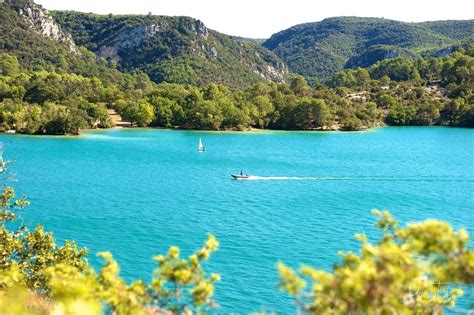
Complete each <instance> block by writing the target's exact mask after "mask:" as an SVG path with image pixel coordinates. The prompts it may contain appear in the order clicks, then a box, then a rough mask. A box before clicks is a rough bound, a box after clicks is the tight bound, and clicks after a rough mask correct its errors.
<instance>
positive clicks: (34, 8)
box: [0, 0, 78, 52]
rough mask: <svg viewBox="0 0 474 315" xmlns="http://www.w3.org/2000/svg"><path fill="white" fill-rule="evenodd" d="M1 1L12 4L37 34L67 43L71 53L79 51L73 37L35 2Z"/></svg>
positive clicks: (19, 0)
mask: <svg viewBox="0 0 474 315" xmlns="http://www.w3.org/2000/svg"><path fill="white" fill-rule="evenodd" d="M0 1H1V2H0V3H4V2H5V3H10V4H11V5H12V6H13V7H14V8H15V9H16V11H17V12H18V13H19V14H20V16H21V17H22V18H23V19H24V20H25V21H26V22H27V23H28V24H29V25H30V27H31V29H32V30H34V31H35V32H37V33H39V34H41V35H42V36H45V37H48V38H51V39H54V40H57V41H61V42H64V43H66V44H67V45H68V46H69V48H70V50H71V51H74V52H77V51H78V49H77V46H76V44H75V43H74V41H73V39H72V37H71V35H70V34H67V33H65V32H63V31H62V30H61V28H60V26H59V25H58V24H57V23H56V22H55V21H54V19H53V17H52V16H51V15H50V14H49V13H48V11H47V10H46V9H43V7H42V6H41V5H38V4H36V3H34V2H33V1H25V0H23V1H22V0H6V1H4V0H0Z"/></svg>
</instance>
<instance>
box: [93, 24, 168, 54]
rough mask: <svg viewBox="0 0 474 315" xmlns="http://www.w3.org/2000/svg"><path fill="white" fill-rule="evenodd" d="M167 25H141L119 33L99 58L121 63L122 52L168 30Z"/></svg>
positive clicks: (101, 49)
mask: <svg viewBox="0 0 474 315" xmlns="http://www.w3.org/2000/svg"><path fill="white" fill-rule="evenodd" d="M166 29H167V25H166V24H161V25H160V24H149V25H140V26H136V27H133V28H131V29H127V30H125V31H122V32H121V33H119V34H118V35H117V36H116V37H115V38H114V39H113V40H111V41H109V42H108V43H107V44H106V45H104V46H102V47H101V48H100V49H99V51H98V52H97V53H98V55H99V56H101V57H103V58H105V59H108V60H114V61H121V57H120V55H119V53H120V51H123V50H128V49H131V48H134V47H137V46H138V45H140V44H141V43H142V42H143V41H144V40H147V39H149V38H151V37H153V36H155V35H156V34H157V33H159V32H160V31H163V30H166Z"/></svg>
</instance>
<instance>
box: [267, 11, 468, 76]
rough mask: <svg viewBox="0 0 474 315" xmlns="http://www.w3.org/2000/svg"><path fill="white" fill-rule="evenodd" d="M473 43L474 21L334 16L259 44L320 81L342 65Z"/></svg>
mask: <svg viewBox="0 0 474 315" xmlns="http://www.w3.org/2000/svg"><path fill="white" fill-rule="evenodd" d="M472 42H474V20H466V21H436V22H424V23H405V22H399V21H393V20H386V19H380V18H359V17H335V18H328V19H325V20H323V21H321V22H316V23H307V24H300V25H296V26H293V27H291V28H289V29H287V30H284V31H281V32H279V33H276V34H274V35H273V36H272V37H271V38H270V39H268V40H267V41H265V42H264V43H263V46H264V47H266V48H268V49H270V50H272V51H273V52H275V53H276V54H277V55H278V56H280V57H281V58H282V59H283V60H284V61H285V62H286V64H287V65H288V67H289V70H290V71H291V72H295V73H298V74H300V75H303V76H304V77H305V78H306V79H308V80H309V81H311V82H313V81H325V80H327V79H328V78H330V77H331V76H332V75H333V74H334V73H335V72H336V71H339V70H342V69H344V68H357V67H369V66H371V65H373V64H375V63H376V62H377V61H379V60H382V59H387V58H393V57H410V58H416V57H420V56H429V55H431V54H435V53H436V52H437V51H439V50H442V49H446V48H449V47H451V46H453V45H462V44H467V43H472Z"/></svg>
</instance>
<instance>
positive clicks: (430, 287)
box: [278, 211, 474, 314]
mask: <svg viewBox="0 0 474 315" xmlns="http://www.w3.org/2000/svg"><path fill="white" fill-rule="evenodd" d="M374 214H375V215H377V216H378V217H379V220H378V222H377V224H376V226H377V227H378V228H380V229H381V231H382V236H381V239H380V240H379V242H378V243H376V244H372V243H370V242H369V241H368V240H367V237H366V236H365V235H364V234H359V235H356V239H357V240H359V241H360V242H361V245H362V248H361V250H360V254H355V253H352V252H348V253H342V254H340V256H341V258H342V262H341V263H340V264H336V265H335V266H334V268H333V270H332V272H328V271H323V270H318V269H315V268H313V267H309V266H303V267H301V269H300V271H299V274H298V273H296V272H295V271H293V270H292V269H291V268H288V267H286V266H285V265H284V264H282V263H279V264H278V270H279V272H280V276H281V281H280V285H279V286H280V289H282V290H283V291H285V292H287V293H288V294H290V295H291V296H293V297H294V298H295V299H296V302H297V306H298V308H299V309H300V310H302V311H304V312H306V313H310V314H386V313H387V314H388V313H395V314H428V313H429V314H433V313H437V314H440V313H442V312H443V308H444V307H445V306H452V305H454V303H455V301H456V298H457V297H458V296H459V295H461V294H462V290H460V289H451V290H450V289H449V287H446V286H440V285H439V284H438V283H440V282H443V283H444V282H451V283H452V282H456V283H467V284H472V283H473V282H474V251H473V250H472V249H469V248H468V244H469V239H468V235H467V232H466V231H465V230H463V229H461V230H459V231H458V232H455V231H453V230H452V228H451V227H450V226H449V225H448V224H447V223H445V222H440V221H435V220H427V221H425V222H423V223H413V224H409V225H408V226H407V227H406V228H400V227H399V226H398V224H397V221H396V220H395V219H393V218H392V217H391V216H390V214H389V213H388V212H380V211H374ZM305 279H308V280H309V281H310V283H312V285H311V286H310V289H309V291H305V287H306V285H307V281H306V280H305ZM448 290H449V291H448Z"/></svg>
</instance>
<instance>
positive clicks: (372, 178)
mask: <svg viewBox="0 0 474 315" xmlns="http://www.w3.org/2000/svg"><path fill="white" fill-rule="evenodd" d="M241 180H340V181H409V182H412V181H413V182H415V181H416V182H418V181H429V182H431V181H469V182H470V181H472V180H466V179H448V178H432V177H429V178H424V177H390V176H380V177H378V176H366V177H351V176H340V177H338V176H318V177H310V176H307V177H306V176H305V177H298V176H252V175H251V176H249V177H248V178H245V179H241Z"/></svg>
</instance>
